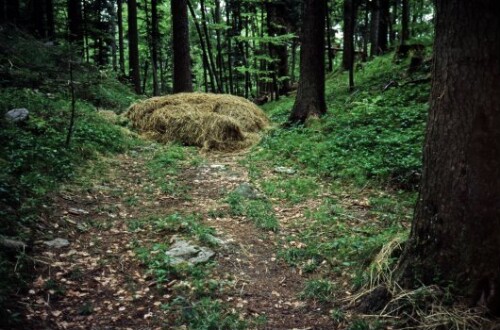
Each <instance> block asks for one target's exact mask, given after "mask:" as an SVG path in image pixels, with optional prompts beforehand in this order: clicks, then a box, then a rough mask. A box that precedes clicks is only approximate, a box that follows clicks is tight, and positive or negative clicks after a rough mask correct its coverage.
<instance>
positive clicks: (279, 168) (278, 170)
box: [274, 166, 297, 174]
mask: <svg viewBox="0 0 500 330" xmlns="http://www.w3.org/2000/svg"><path fill="white" fill-rule="evenodd" d="M274 172H276V173H283V174H295V172H297V171H295V170H294V169H293V168H290V167H284V166H276V167H275V168H274Z"/></svg>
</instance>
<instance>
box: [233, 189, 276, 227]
mask: <svg viewBox="0 0 500 330" xmlns="http://www.w3.org/2000/svg"><path fill="white" fill-rule="evenodd" d="M226 203H227V204H228V206H229V214H230V215H232V216H246V217H247V218H248V219H250V220H251V221H252V222H253V223H254V224H255V226H256V227H257V228H260V229H263V230H267V231H278V230H279V222H278V219H277V218H276V215H275V212H274V209H273V205H272V203H271V202H270V201H269V200H266V199H257V200H247V199H245V198H244V197H243V196H241V195H239V194H237V193H234V192H232V193H229V194H228V196H227V197H226Z"/></svg>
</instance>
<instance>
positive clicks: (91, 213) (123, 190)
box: [22, 145, 334, 329]
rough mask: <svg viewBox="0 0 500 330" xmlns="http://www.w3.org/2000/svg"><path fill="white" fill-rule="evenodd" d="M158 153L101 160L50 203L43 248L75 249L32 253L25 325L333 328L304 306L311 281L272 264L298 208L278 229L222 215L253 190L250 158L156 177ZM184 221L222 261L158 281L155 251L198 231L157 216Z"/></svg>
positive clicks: (317, 309) (186, 166) (210, 159)
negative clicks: (192, 218) (243, 188)
mask: <svg viewBox="0 0 500 330" xmlns="http://www.w3.org/2000/svg"><path fill="white" fill-rule="evenodd" d="M158 148H161V147H159V146H157V145H147V146H140V147H136V148H135V149H134V150H132V151H129V152H127V153H124V154H121V155H119V156H116V157H114V158H105V159H103V160H101V161H99V162H96V163H94V165H93V166H91V167H90V168H89V169H88V170H87V172H86V173H82V178H81V179H80V180H77V182H76V183H74V184H71V185H68V186H66V187H64V189H63V190H62V191H61V192H60V193H59V194H58V195H57V196H54V202H55V203H54V207H55V209H54V210H52V212H50V214H51V217H50V218H49V217H46V218H45V219H43V220H44V221H42V222H41V225H40V229H41V230H42V231H43V232H44V233H45V234H46V238H47V239H46V240H45V243H46V241H48V240H50V239H52V238H64V239H67V240H68V241H69V246H63V247H59V248H56V247H49V246H47V245H46V244H45V243H44V242H43V241H39V242H36V244H35V249H34V250H35V251H34V255H35V257H34V258H35V271H36V273H37V276H36V279H35V281H34V282H33V283H32V284H31V285H30V290H29V295H28V296H26V297H24V298H23V299H22V304H23V305H24V306H25V308H26V311H27V312H26V315H27V317H28V322H29V324H30V326H31V327H32V328H50V329H190V328H195V326H192V325H193V324H198V326H199V324H200V323H201V324H203V322H208V323H210V322H212V324H216V325H220V326H221V328H224V329H232V328H238V327H248V328H256V329H332V328H334V327H333V324H332V323H331V319H330V318H329V317H328V311H327V310H322V306H320V305H319V304H318V305H317V304H315V303H314V302H311V301H307V302H306V301H302V300H300V299H299V293H300V291H301V290H302V289H303V285H304V281H305V278H304V277H303V276H301V274H299V273H298V271H297V269H296V268H293V267H290V266H288V265H286V264H285V262H284V261H282V260H281V259H280V258H278V257H277V251H278V247H279V245H280V244H283V241H282V240H280V238H281V239H282V238H283V236H282V235H284V233H285V232H287V230H288V229H287V219H289V218H290V217H293V214H295V213H296V212H297V210H292V209H287V208H278V210H277V211H278V212H276V214H277V218H278V219H279V220H280V231H279V232H273V231H267V230H263V229H259V228H257V227H256V226H255V224H254V223H253V222H251V221H250V220H248V219H247V218H246V217H244V216H231V215H230V212H226V211H227V208H228V205H227V202H226V197H227V194H228V193H229V192H231V191H233V190H234V189H235V188H236V187H238V186H239V185H240V184H241V183H243V182H249V178H248V176H249V174H248V169H247V167H246V166H244V165H243V164H242V161H243V159H244V154H215V153H213V154H206V155H204V156H203V157H202V159H199V158H198V159H197V160H196V161H190V162H188V161H184V162H182V165H181V166H179V168H178V170H177V171H171V172H170V174H168V175H166V176H165V177H163V178H158V177H154V175H152V172H151V168H149V167H148V162H150V161H151V160H152V159H154V157H155V154H157V153H158V152H159V151H158ZM197 157H198V156H197ZM173 167H175V166H173ZM165 185H167V189H165ZM162 186H163V189H162ZM210 210H212V211H210ZM213 210H219V211H217V212H214V211H213ZM220 210H222V211H220ZM211 213H216V214H215V215H214V214H211ZM219 213H220V214H219ZM179 214H180V215H188V214H198V215H199V219H201V220H200V221H201V224H200V225H199V226H200V227H196V228H198V229H195V231H196V230H198V231H200V230H201V231H203V230H208V229H206V228H213V229H210V230H209V231H207V232H210V233H213V235H214V236H215V237H217V239H218V240H222V241H223V243H222V244H221V245H219V246H217V247H212V248H213V249H214V250H215V251H216V256H215V263H212V264H211V266H210V265H209V266H206V268H207V269H208V271H206V272H205V270H204V271H202V274H201V275H198V277H196V275H193V274H195V273H196V272H197V271H193V270H189V271H186V270H182V269H180V270H172V269H170V270H169V272H168V273H167V274H166V277H164V278H161V279H164V280H163V281H162V280H161V279H160V280H159V279H158V270H160V271H161V269H160V268H161V267H160V266H161V265H160V266H158V265H159V264H158V263H161V262H162V260H164V259H165V258H163V259H162V258H161V257H160V258H157V257H158V256H160V255H162V254H163V253H164V250H161V248H158V246H167V247H168V246H169V245H170V244H171V243H172V242H173V237H174V236H176V237H177V235H180V236H182V237H184V236H185V234H186V233H188V232H189V231H190V230H191V229H189V228H188V229H187V230H186V228H184V227H185V223H184V222H182V223H180V225H179V224H177V225H174V226H172V225H171V224H170V225H167V227H168V228H167V229H165V228H166V227H165V226H164V227H158V226H159V225H158V223H159V222H160V220H158V219H162V218H163V219H164V218H165V217H168V216H172V215H179ZM176 226H177V227H176ZM196 226H198V225H196ZM200 228H201V229H200ZM290 230H292V229H290ZM210 235H212V234H210ZM211 237H213V236H211ZM200 244H201V243H200ZM155 265H156V266H155ZM155 267H156V268H155ZM201 267H202V268H203V267H205V266H201ZM148 268H149V270H153V273H151V272H149V271H148ZM181 268H182V267H181ZM167 269H168V267H167ZM196 269H198V268H196ZM155 271H156V272H155ZM207 274H208V277H207ZM210 286H213V287H214V288H211V289H207V287H210ZM200 287H201V289H200ZM200 296H201V297H202V298H200ZM180 300H182V302H179V301H180ZM179 306H180V307H179ZM200 306H206V310H200V308H199V307H200ZM221 306H222V307H221ZM203 318H205V319H207V320H202V319H203ZM242 319H244V320H246V321H248V323H247V324H246V325H245V326H242V325H241V324H242V323H241V320H242ZM231 322H232V323H231ZM200 328H202V327H200Z"/></svg>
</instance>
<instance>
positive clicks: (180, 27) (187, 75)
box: [171, 0, 193, 93]
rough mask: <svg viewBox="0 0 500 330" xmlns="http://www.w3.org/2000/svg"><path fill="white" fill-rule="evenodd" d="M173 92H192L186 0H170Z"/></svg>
mask: <svg viewBox="0 0 500 330" xmlns="http://www.w3.org/2000/svg"><path fill="white" fill-rule="evenodd" d="M171 13H172V32H173V37H172V43H173V57H174V79H173V80H174V93H181V92H192V91H193V82H192V79H191V54H190V52H189V25H188V16H187V0H171Z"/></svg>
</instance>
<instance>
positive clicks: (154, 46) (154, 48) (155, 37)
mask: <svg viewBox="0 0 500 330" xmlns="http://www.w3.org/2000/svg"><path fill="white" fill-rule="evenodd" d="M159 39H160V31H159V28H158V3H157V0H151V60H152V65H153V95H154V96H158V95H160V85H159V81H158V44H159Z"/></svg>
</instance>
